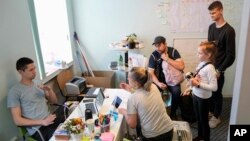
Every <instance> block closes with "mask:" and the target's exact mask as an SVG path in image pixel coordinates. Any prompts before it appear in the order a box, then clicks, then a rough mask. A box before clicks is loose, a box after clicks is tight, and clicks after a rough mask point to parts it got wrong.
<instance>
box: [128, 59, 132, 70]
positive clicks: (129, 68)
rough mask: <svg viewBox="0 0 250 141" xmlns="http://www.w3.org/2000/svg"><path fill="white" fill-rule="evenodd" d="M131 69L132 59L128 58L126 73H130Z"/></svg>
mask: <svg viewBox="0 0 250 141" xmlns="http://www.w3.org/2000/svg"><path fill="white" fill-rule="evenodd" d="M132 68H133V62H132V58H131V57H129V58H128V71H130V70H131V69H132Z"/></svg>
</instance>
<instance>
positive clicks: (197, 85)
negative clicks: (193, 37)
mask: <svg viewBox="0 0 250 141" xmlns="http://www.w3.org/2000/svg"><path fill="white" fill-rule="evenodd" d="M215 53H216V48H215V44H214V43H213V42H207V41H206V42H202V43H200V46H199V47H198V57H199V60H200V63H199V64H198V66H197V68H196V71H197V73H196V75H195V77H193V78H190V79H189V80H188V84H189V85H190V86H191V88H192V92H193V106H194V112H195V116H196V119H197V122H198V136H197V137H196V138H194V139H193V141H200V140H204V141H209V140H210V128H209V125H208V112H209V103H210V97H211V96H212V91H216V90H217V78H216V71H215V68H214V66H213V65H212V63H213V61H214V57H215ZM186 94H188V91H187V90H186V91H185V92H184V95H186Z"/></svg>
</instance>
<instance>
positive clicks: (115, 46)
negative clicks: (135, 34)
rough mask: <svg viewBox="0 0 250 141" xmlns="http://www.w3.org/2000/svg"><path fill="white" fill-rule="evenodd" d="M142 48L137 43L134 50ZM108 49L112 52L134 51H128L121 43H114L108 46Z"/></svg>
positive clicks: (140, 44)
mask: <svg viewBox="0 0 250 141" xmlns="http://www.w3.org/2000/svg"><path fill="white" fill-rule="evenodd" d="M142 48H144V45H143V43H139V45H137V47H136V48H134V49H142ZM109 49H110V50H114V51H129V50H134V49H129V48H128V47H127V45H126V44H124V43H121V42H114V43H110V44H109Z"/></svg>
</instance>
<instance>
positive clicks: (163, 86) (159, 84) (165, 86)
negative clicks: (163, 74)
mask: <svg viewBox="0 0 250 141" xmlns="http://www.w3.org/2000/svg"><path fill="white" fill-rule="evenodd" d="M157 86H158V87H160V88H161V89H162V90H165V89H166V88H167V85H166V84H164V83H162V82H159V83H158V84H157Z"/></svg>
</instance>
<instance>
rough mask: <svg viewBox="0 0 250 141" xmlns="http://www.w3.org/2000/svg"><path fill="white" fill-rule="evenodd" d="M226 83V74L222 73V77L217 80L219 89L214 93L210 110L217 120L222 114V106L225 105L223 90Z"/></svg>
mask: <svg viewBox="0 0 250 141" xmlns="http://www.w3.org/2000/svg"><path fill="white" fill-rule="evenodd" d="M224 82H225V77H224V73H221V75H220V77H219V78H218V80H217V83H218V89H217V91H215V92H213V93H212V97H211V104H210V110H209V111H210V112H211V113H213V114H214V116H215V117H216V118H218V117H219V116H220V115H221V112H222V104H223V96H222V89H223V86H224Z"/></svg>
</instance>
